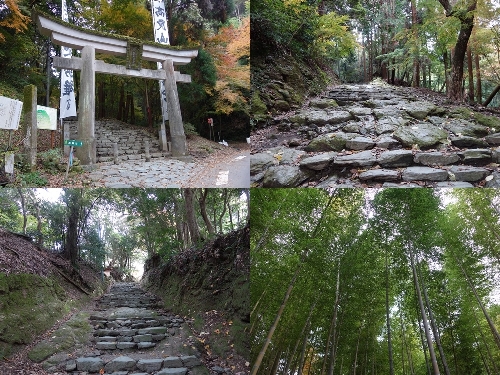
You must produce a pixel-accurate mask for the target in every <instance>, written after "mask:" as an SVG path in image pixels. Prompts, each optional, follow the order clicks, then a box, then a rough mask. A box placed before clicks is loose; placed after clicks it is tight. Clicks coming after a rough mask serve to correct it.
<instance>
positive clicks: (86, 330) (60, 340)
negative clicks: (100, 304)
mask: <svg viewBox="0 0 500 375" xmlns="http://www.w3.org/2000/svg"><path fill="white" fill-rule="evenodd" d="M88 318H89V313H87V312H80V313H78V314H75V315H74V316H72V317H71V319H70V320H68V321H67V322H66V324H64V325H63V326H62V327H60V328H59V329H58V330H56V331H55V332H54V333H53V334H52V335H51V337H50V338H49V339H47V340H44V341H42V342H40V343H38V344H37V345H36V346H35V347H34V348H33V349H32V350H31V351H30V352H29V353H28V357H29V358H30V359H31V360H32V361H34V362H42V361H43V360H45V359H47V358H49V357H50V356H52V355H53V354H55V353H57V352H60V351H63V350H68V349H70V348H72V347H74V346H76V345H78V344H84V343H86V342H87V340H88V335H89V334H90V332H91V331H92V326H91V325H90V323H89V319H88ZM47 362H48V365H52V363H51V362H50V361H47ZM56 363H58V362H57V361H56Z"/></svg>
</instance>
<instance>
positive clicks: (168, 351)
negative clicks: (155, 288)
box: [13, 283, 209, 375]
mask: <svg viewBox="0 0 500 375" xmlns="http://www.w3.org/2000/svg"><path fill="white" fill-rule="evenodd" d="M194 345H195V342H194V338H193V337H192V336H191V335H190V331H189V328H188V327H187V324H186V322H185V321H184V319H183V318H182V317H180V316H176V315H173V314H171V313H168V312H166V311H164V310H162V309H159V308H158V300H157V298H156V297H155V296H154V295H151V294H149V293H146V292H145V291H144V290H142V289H141V288H140V287H139V285H138V284H136V283H116V284H114V285H113V286H112V287H111V289H110V292H109V293H107V294H105V295H104V296H103V297H102V298H101V299H100V300H99V301H98V302H97V304H96V306H93V307H89V308H87V309H84V310H81V311H79V312H78V313H76V314H74V315H73V316H72V317H71V318H70V319H69V320H68V321H67V322H66V323H64V324H63V325H61V326H60V327H59V328H58V329H56V330H55V331H54V332H53V333H52V334H51V335H50V336H49V337H48V338H47V339H45V340H43V341H41V342H39V343H38V344H37V345H36V346H35V347H34V348H33V349H32V350H31V351H30V353H29V354H28V358H30V359H31V360H33V361H34V362H38V363H40V364H41V366H42V368H43V369H44V370H45V371H46V372H47V373H49V374H56V375H62V374H73V375H89V374H114V375H132V374H134V375H153V374H154V375H206V374H209V371H208V369H207V368H206V367H205V366H204V365H203V364H202V362H201V361H200V354H199V353H198V352H197V350H196V348H195V346H194ZM32 371H33V370H32ZM13 373H18V374H21V373H22V374H37V373H38V372H36V370H35V371H33V372H13Z"/></svg>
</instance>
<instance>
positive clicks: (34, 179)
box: [16, 171, 48, 187]
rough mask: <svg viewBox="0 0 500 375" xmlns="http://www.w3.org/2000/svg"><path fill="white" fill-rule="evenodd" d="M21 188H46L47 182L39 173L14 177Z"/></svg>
mask: <svg viewBox="0 0 500 375" xmlns="http://www.w3.org/2000/svg"><path fill="white" fill-rule="evenodd" d="M16 179H17V180H18V181H19V183H20V184H21V186H38V187H42V186H47V184H48V181H47V179H46V178H45V177H43V176H42V175H41V174H40V172H39V171H36V172H28V173H22V174H20V175H18V176H17V177H16Z"/></svg>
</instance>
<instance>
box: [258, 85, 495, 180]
mask: <svg viewBox="0 0 500 375" xmlns="http://www.w3.org/2000/svg"><path fill="white" fill-rule="evenodd" d="M414 94H415V91H412V90H411V89H408V88H399V87H393V86H389V85H383V84H380V85H342V86H338V87H335V88H333V89H331V90H330V91H329V92H328V93H326V94H325V95H324V96H323V97H321V98H316V99H313V100H311V101H310V103H309V106H308V107H304V108H302V109H301V110H300V111H297V112H296V113H295V114H292V115H290V116H288V117H286V118H279V119H276V120H275V124H276V125H277V126H276V129H277V133H272V134H271V135H267V134H266V138H267V139H266V140H265V141H263V142H264V143H267V147H261V146H259V144H258V142H256V144H254V143H253V142H252V148H254V149H255V150H258V151H263V152H256V153H254V154H253V155H252V156H251V162H250V169H251V175H252V177H251V181H252V186H256V187H257V186H261V187H299V186H316V187H399V186H404V187H407V186H415V187H417V186H428V187H474V186H486V187H496V186H497V185H499V184H500V170H499V168H498V166H499V164H500V147H499V146H500V119H499V118H498V117H494V116H490V115H485V114H483V113H481V112H477V111H473V110H471V109H469V108H464V107H455V106H452V105H446V106H439V105H436V104H434V103H431V102H429V101H426V100H422V99H421V98H420V97H418V96H413V95H414ZM265 131H266V130H264V131H263V133H265ZM269 145H274V147H269Z"/></svg>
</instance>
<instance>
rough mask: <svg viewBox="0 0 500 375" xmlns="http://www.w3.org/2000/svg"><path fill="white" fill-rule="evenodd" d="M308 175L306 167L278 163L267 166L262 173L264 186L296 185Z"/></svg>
mask: <svg viewBox="0 0 500 375" xmlns="http://www.w3.org/2000/svg"><path fill="white" fill-rule="evenodd" d="M309 176H310V173H308V172H307V169H302V168H300V167H297V166H294V165H280V166H274V167H271V168H269V169H268V170H267V171H266V173H265V174H264V181H263V186H264V187H271V188H272V187H274V188H283V187H296V186H298V185H299V184H300V183H301V182H303V181H304V180H306V179H307V178H308V177H309Z"/></svg>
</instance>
